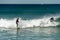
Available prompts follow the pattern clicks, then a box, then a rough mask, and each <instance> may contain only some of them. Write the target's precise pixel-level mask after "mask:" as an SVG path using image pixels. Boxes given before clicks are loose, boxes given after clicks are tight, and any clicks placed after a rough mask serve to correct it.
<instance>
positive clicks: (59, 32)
mask: <svg viewBox="0 0 60 40" xmlns="http://www.w3.org/2000/svg"><path fill="white" fill-rule="evenodd" d="M0 40H60V28H53V27H50V28H26V29H18V30H17V29H3V28H1V29H0Z"/></svg>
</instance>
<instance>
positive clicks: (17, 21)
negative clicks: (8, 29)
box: [16, 18, 19, 28]
mask: <svg viewBox="0 0 60 40" xmlns="http://www.w3.org/2000/svg"><path fill="white" fill-rule="evenodd" d="M18 23H19V18H17V19H16V25H17V28H18Z"/></svg>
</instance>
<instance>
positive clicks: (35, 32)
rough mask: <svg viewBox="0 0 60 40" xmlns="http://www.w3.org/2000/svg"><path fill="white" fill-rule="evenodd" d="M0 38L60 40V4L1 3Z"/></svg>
mask: <svg viewBox="0 0 60 40" xmlns="http://www.w3.org/2000/svg"><path fill="white" fill-rule="evenodd" d="M51 17H53V18H54V21H53V22H50V18H51ZM17 18H19V25H18V27H19V28H20V29H17V27H16V19H17ZM0 40H60V4H0Z"/></svg>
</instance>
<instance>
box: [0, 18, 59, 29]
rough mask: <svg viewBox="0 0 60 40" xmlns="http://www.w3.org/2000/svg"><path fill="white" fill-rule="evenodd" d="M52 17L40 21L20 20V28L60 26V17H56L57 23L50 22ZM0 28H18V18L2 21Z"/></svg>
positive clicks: (0, 21)
mask: <svg viewBox="0 0 60 40" xmlns="http://www.w3.org/2000/svg"><path fill="white" fill-rule="evenodd" d="M50 18H51V17H43V18H39V19H31V20H23V19H21V18H19V25H18V26H19V27H20V28H26V27H38V26H39V27H52V26H57V25H59V24H60V22H58V20H60V19H59V17H54V19H55V21H54V22H50V20H49V19H50ZM0 27H5V28H16V18H13V19H3V18H1V19H0Z"/></svg>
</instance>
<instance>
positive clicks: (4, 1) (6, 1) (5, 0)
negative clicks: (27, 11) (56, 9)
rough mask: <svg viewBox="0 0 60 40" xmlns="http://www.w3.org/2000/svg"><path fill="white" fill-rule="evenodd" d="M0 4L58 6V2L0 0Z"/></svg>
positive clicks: (54, 0)
mask: <svg viewBox="0 0 60 40" xmlns="http://www.w3.org/2000/svg"><path fill="white" fill-rule="evenodd" d="M0 4H60V0H0Z"/></svg>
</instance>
